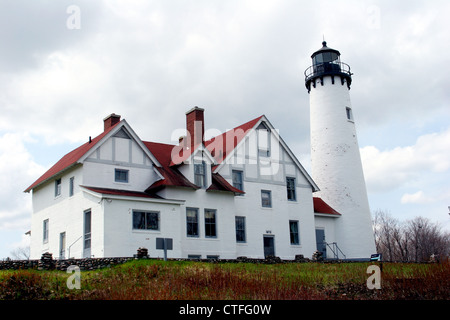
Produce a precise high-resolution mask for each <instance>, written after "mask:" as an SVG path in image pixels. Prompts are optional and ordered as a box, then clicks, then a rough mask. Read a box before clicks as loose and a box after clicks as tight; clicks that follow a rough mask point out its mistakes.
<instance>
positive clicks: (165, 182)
mask: <svg viewBox="0 0 450 320" xmlns="http://www.w3.org/2000/svg"><path fill="white" fill-rule="evenodd" d="M262 117H263V116H260V117H258V118H255V119H253V120H251V121H249V122H246V123H244V124H242V125H240V126H238V127H236V128H234V129H231V130H229V131H227V132H225V133H223V134H221V135H219V136H217V137H215V138H212V139H211V140H208V141H205V143H204V144H205V147H206V149H207V150H208V151H210V152H211V153H212V154H213V156H214V158H215V159H216V161H217V163H219V164H220V163H221V162H222V161H223V160H224V159H225V158H226V156H227V155H228V154H229V153H230V152H231V151H232V150H233V149H234V148H236V146H237V145H238V144H239V143H240V142H241V140H242V139H243V138H244V137H245V136H246V135H247V134H248V131H249V130H251V129H252V128H253V127H254V126H255V125H256V123H257V122H258V121H259V120H260V119H261V118H262ZM119 123H120V122H119ZM116 125H117V124H115V125H114V126H112V127H111V128H109V129H107V130H106V131H104V132H103V133H101V134H100V135H98V136H97V137H95V138H94V139H92V140H91V142H86V143H85V144H83V145H82V146H80V147H78V148H76V149H75V150H73V151H71V152H69V153H68V154H66V155H65V156H64V157H62V158H61V159H60V160H59V161H58V162H57V163H56V164H55V165H54V166H52V167H51V168H50V169H49V170H47V172H45V173H44V174H43V175H42V176H41V177H40V178H39V179H37V180H36V181H35V182H34V183H33V184H32V185H31V186H29V187H28V188H27V189H26V190H25V192H29V191H30V190H31V189H33V188H35V187H37V186H38V185H40V184H42V183H44V182H46V181H48V180H50V179H51V178H54V177H55V176H56V175H58V174H60V173H61V172H62V171H64V170H67V169H68V168H70V167H72V166H73V165H76V164H77V163H78V161H79V160H80V159H81V158H82V157H83V156H84V155H85V154H86V152H88V151H89V150H90V149H91V148H92V147H94V146H95V145H96V144H97V143H98V142H99V141H100V140H102V139H103V137H105V135H106V134H108V133H109V132H110V131H111V130H112V128H114V127H115V126H116ZM231 139H232V140H231ZM143 143H144V145H145V146H146V147H147V149H148V150H149V151H150V152H151V153H152V154H153V155H154V156H155V158H156V159H157V160H158V162H159V163H160V164H161V166H162V167H155V168H156V169H157V170H158V172H159V173H160V174H161V175H162V176H163V179H161V180H158V181H156V182H155V183H153V184H152V185H151V186H149V187H148V188H147V190H146V192H155V191H157V190H159V189H161V188H164V187H166V186H175V187H185V188H191V189H194V190H196V189H199V187H198V186H196V185H195V184H193V183H192V182H190V181H189V180H188V179H187V178H186V177H184V176H183V174H181V172H180V171H179V170H178V169H177V165H176V164H175V163H173V162H172V159H173V157H172V154H173V153H174V152H178V151H180V150H179V149H180V146H177V145H171V144H164V143H156V142H148V141H143ZM185 151H186V150H185ZM189 152H192V150H189V151H188V152H185V154H184V155H183V159H184V160H185V159H187V158H188V157H189V156H190V153H189ZM181 162H182V161H180V162H179V164H181ZM89 188H91V187H89ZM97 189H98V188H97ZM90 190H92V188H91V189H90ZM98 190H99V189H98ZM102 190H103V192H106V191H105V190H106V189H102ZM208 190H209V191H212V190H215V191H229V192H234V193H244V192H243V191H241V190H239V189H237V188H235V187H233V186H232V185H230V184H229V183H228V182H227V181H226V180H225V179H224V178H223V177H222V176H220V175H219V174H213V181H212V184H211V186H210V187H209V188H208ZM111 192H112V191H111ZM114 192H119V191H118V190H114ZM145 194H147V193H145Z"/></svg>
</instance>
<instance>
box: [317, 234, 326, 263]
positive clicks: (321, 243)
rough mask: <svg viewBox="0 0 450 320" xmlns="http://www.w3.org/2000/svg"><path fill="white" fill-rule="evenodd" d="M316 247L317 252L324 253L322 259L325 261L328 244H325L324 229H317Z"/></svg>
mask: <svg viewBox="0 0 450 320" xmlns="http://www.w3.org/2000/svg"><path fill="white" fill-rule="evenodd" d="M316 245H317V251H320V252H322V253H323V255H322V257H323V258H324V259H325V258H326V257H327V243H326V242H325V230H324V229H316Z"/></svg>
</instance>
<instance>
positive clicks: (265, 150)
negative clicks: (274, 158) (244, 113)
mask: <svg viewBox="0 0 450 320" xmlns="http://www.w3.org/2000/svg"><path fill="white" fill-rule="evenodd" d="M257 130H258V131H257V132H258V154H259V155H260V156H262V157H269V156H270V130H269V128H268V127H267V126H266V125H265V124H264V122H261V124H260V125H259V126H258V128H257Z"/></svg>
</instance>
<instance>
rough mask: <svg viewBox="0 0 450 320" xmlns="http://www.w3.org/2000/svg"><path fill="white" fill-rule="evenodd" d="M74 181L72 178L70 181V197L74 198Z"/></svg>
mask: <svg viewBox="0 0 450 320" xmlns="http://www.w3.org/2000/svg"><path fill="white" fill-rule="evenodd" d="M74 180H75V177H71V178H70V180H69V197H71V196H73V190H74V189H73V188H74Z"/></svg>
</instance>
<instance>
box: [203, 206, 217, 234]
mask: <svg viewBox="0 0 450 320" xmlns="http://www.w3.org/2000/svg"><path fill="white" fill-rule="evenodd" d="M205 237H208V238H217V232H216V210H212V209H205Z"/></svg>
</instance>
